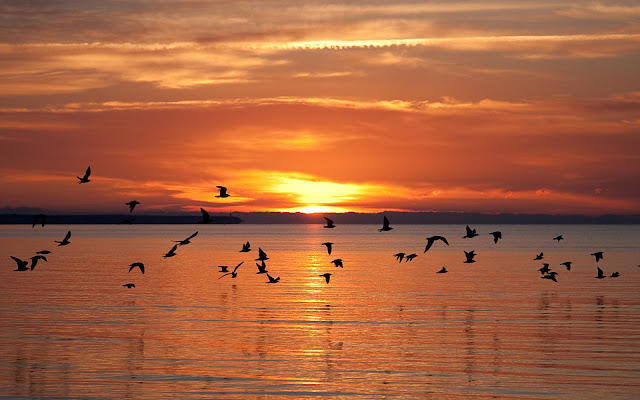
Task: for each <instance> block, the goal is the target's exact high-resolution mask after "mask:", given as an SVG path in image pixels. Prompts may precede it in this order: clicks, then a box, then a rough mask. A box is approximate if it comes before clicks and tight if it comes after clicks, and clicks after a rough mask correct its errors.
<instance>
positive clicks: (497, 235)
mask: <svg viewBox="0 0 640 400" xmlns="http://www.w3.org/2000/svg"><path fill="white" fill-rule="evenodd" d="M489 234H490V235H493V243H498V240H499V239H502V232H500V231H495V232H491V233H489Z"/></svg>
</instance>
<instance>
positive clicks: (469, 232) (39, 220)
mask: <svg viewBox="0 0 640 400" xmlns="http://www.w3.org/2000/svg"><path fill="white" fill-rule="evenodd" d="M90 175H91V167H88V168H87V170H86V172H85V174H84V176H83V177H79V176H78V177H77V178H78V183H80V184H82V183H89V182H91V180H90V179H89V177H90ZM217 188H218V189H219V194H218V195H216V196H215V197H218V198H227V197H230V196H231V195H230V194H229V193H227V188H226V187H224V186H217ZM124 204H125V205H127V206H129V213H133V210H134V209H135V207H136V206H137V205H139V204H141V203H140V202H138V201H136V200H132V201H129V202H127V203H124ZM200 211H201V213H202V220H201V221H200V223H202V224H209V223H211V222H212V219H211V217H210V215H209V214H208V213H207V211H205V210H204V209H203V208H200ZM324 219H325V220H326V225H324V228H327V229H332V228H335V227H336V225H335V224H334V222H333V220H331V219H329V218H327V217H324ZM46 221H47V216H46V215H45V214H37V215H34V216H33V223H32V227H35V226H36V225H37V224H40V225H42V226H43V227H44V226H45V224H46ZM392 229H393V228H392V227H391V226H390V223H389V220H388V219H387V217H386V216H384V217H383V222H382V228H380V229H378V231H379V232H388V231H391V230H392ZM489 234H491V235H492V236H493V242H494V244H497V243H498V241H499V240H500V239H502V232H500V231H495V232H490V233H489ZM197 235H198V231H196V232H195V233H193V234H192V235H190V236H189V237H187V238H185V239H182V240H173V242H175V243H176V244H174V245H173V247H172V248H171V249H170V250H169V251H168V252H167V253H166V254H165V255H164V256H163V257H164V258H170V257H174V256H176V255H177V253H176V251H177V250H178V248H179V247H181V246H185V245H188V244H190V243H191V239H193V238H195V237H196V236H197ZM476 236H479V234H478V233H477V232H476V230H475V229H471V228H470V227H469V226H468V225H467V227H466V234H465V235H464V236H462V238H463V239H472V238H474V237H476ZM70 238H71V231H68V232H67V234H66V235H65V237H64V238H63V239H62V240H54V242H55V243H58V247H61V246H67V245H69V244H70V243H71V242H70V240H69V239H70ZM425 240H426V241H427V243H426V247H425V249H424V252H423V253H426V252H427V251H429V249H431V248H432V247H433V246H434V244H435V243H436V242H442V243H444V244H445V245H447V246H449V242H448V241H447V239H446V238H445V237H444V236H439V235H436V236H430V237H427V238H426V239H425ZM553 240H555V241H557V242H558V243H560V241H561V240H564V238H563V236H562V235H559V236H556V237H554V238H553ZM333 244H334V243H333V242H324V243H322V244H321V245H323V246H326V249H327V253H328V254H329V255H331V252H332V250H333ZM251 250H252V249H251V244H250V243H249V242H246V243H244V244H243V245H242V249H241V250H240V251H239V252H241V253H248V252H250V251H251ZM50 253H51V251H50V250H40V251H37V252H36V255H35V256H32V257H30V260H31V264H30V265H29V261H25V260H22V259H20V258H18V257H14V256H11V258H12V259H13V260H14V261H15V262H16V264H17V269H15V270H14V271H28V270H33V269H34V268H35V267H36V265H37V264H38V262H39V261H41V260H42V261H44V262H47V261H48V260H47V258H46V257H45V255H47V254H50ZM464 254H465V261H463V263H465V264H472V263H475V262H476V260H475V257H476V255H477V254H476V253H475V251H474V250H471V251H464ZM591 255H592V256H594V257H595V261H596V263H597V262H599V261H600V260H601V259H603V257H604V255H603V252H602V251H599V252H595V253H591ZM393 256H394V257H395V258H396V260H397V261H398V262H400V263H401V262H402V261H403V260H404V262H405V263H406V262H410V261H412V260H413V259H415V258H416V257H418V254H417V253H410V254H406V253H402V252H401V253H396V254H394V255H393ZM543 259H544V253H542V252H541V253H540V254H537V255H536V256H535V257H534V258H533V260H534V261H539V260H543ZM267 260H269V257H268V256H267V254H266V253H265V252H264V251H263V250H262V248H258V258H256V259H255V260H254V261H259V263H256V266H257V268H258V272H257V274H265V275H266V276H267V278H268V279H269V280H268V281H267V282H266V283H269V284H271V283H278V282H279V281H280V277H279V276H278V277H276V278H274V277H273V276H271V275H270V274H269V273H268V271H267V266H266V263H265V261H267ZM330 263H332V264H334V266H335V267H336V268H344V265H343V260H342V259H341V258H336V259H333V260H331V261H330ZM243 264H244V261H242V262H240V263H239V264H238V265H236V266H235V267H234V268H233V270H229V266H227V265H220V266H218V267H219V268H220V270H219V272H220V273H222V275H221V276H220V277H219V278H218V279H222V278H224V277H225V276H229V275H230V276H231V278H232V279H233V278H237V276H238V269H239V268H240V266H242V265H243ZM571 264H572V262H571V261H565V262H563V263H561V264H560V265H563V266H564V267H565V268H566V269H567V271H570V270H571ZM135 268H138V269H139V270H140V272H141V273H142V274H143V275H144V270H145V266H144V264H143V263H141V262H134V263H132V264H130V265H129V272H131V271H133V270H134V269H135ZM596 268H597V276H595V277H594V278H596V279H604V278H606V275H605V274H604V272H603V270H602V269H601V268H600V267H596ZM539 271H540V273H541V275H542V276H541V279H549V280H552V281H554V282H558V280H557V278H556V277H557V275H558V272H556V271H553V270H551V268H550V267H549V264H548V263H543V266H542V268H540V269H539ZM447 272H449V271H447V269H446V267H442V268H441V269H440V270H438V271H436V273H438V274H444V273H447ZM331 276H332V274H331V273H324V274H320V275H319V277H322V278H324V280H325V281H326V283H327V284H329V281H330V279H331ZM619 276H620V273H619V272H617V271H616V272H613V273H612V274H611V275H609V278H617V277H619ZM122 286H123V287H126V288H129V289H131V288H134V287H135V284H134V283H125V284H123V285H122Z"/></svg>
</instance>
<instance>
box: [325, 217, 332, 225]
mask: <svg viewBox="0 0 640 400" xmlns="http://www.w3.org/2000/svg"><path fill="white" fill-rule="evenodd" d="M324 219H326V220H327V225H333V220H330V219H329V218H327V217H324Z"/></svg>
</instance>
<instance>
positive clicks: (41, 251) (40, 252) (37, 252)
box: [36, 250, 51, 254]
mask: <svg viewBox="0 0 640 400" xmlns="http://www.w3.org/2000/svg"><path fill="white" fill-rule="evenodd" d="M50 253H51V252H50V251H49V250H40V251H36V254H50Z"/></svg>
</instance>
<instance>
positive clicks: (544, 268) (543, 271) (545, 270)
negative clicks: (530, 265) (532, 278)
mask: <svg viewBox="0 0 640 400" xmlns="http://www.w3.org/2000/svg"><path fill="white" fill-rule="evenodd" d="M538 271H540V273H541V274H542V275H544V274H547V273H549V272H550V271H551V270H550V269H549V264H547V263H543V264H542V268H540V269H539V270H538Z"/></svg>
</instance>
